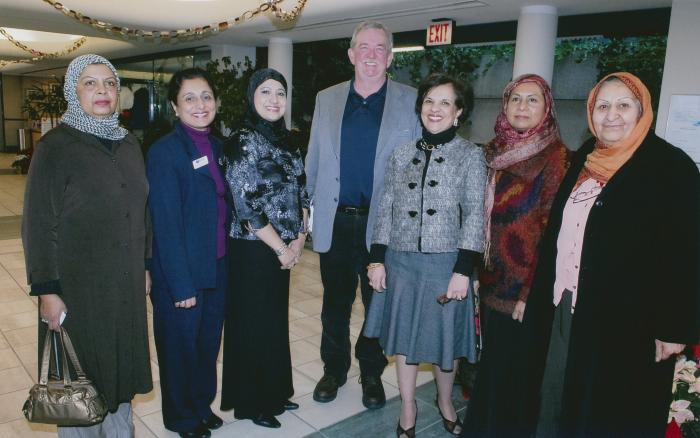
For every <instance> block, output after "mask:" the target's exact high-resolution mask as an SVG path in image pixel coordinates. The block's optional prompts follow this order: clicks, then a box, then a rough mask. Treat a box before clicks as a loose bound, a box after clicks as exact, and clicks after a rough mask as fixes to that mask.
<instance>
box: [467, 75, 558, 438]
mask: <svg viewBox="0 0 700 438" xmlns="http://www.w3.org/2000/svg"><path fill="white" fill-rule="evenodd" d="M494 130H495V132H496V138H494V139H493V140H492V141H491V142H490V143H488V144H487V145H486V146H485V152H486V161H487V165H488V169H489V180H488V185H487V189H486V209H485V210H486V221H485V223H486V224H487V225H486V229H487V231H486V233H487V236H486V237H487V250H486V254H485V255H484V267H483V269H482V270H481V272H480V275H479V281H480V289H479V293H480V295H481V300H482V302H483V304H484V305H483V306H482V310H483V313H484V315H483V316H482V321H484V333H485V339H484V350H483V352H482V356H481V362H480V363H479V366H478V373H477V380H476V384H475V387H474V390H473V393H472V397H471V400H470V402H469V409H468V411H467V415H466V418H465V423H464V429H463V433H462V436H465V437H471V436H493V437H501V436H507V435H508V433H509V429H510V426H511V424H512V421H511V420H510V419H511V415H513V414H514V412H513V411H514V407H513V406H512V405H511V403H512V400H513V397H512V395H511V393H512V389H513V385H514V379H516V378H517V372H518V370H517V366H518V364H517V363H515V362H514V360H513V359H514V357H515V356H514V352H515V350H516V346H517V345H519V343H520V338H521V331H522V328H521V322H522V318H523V312H524V310H525V306H526V302H527V296H528V294H529V292H530V285H531V282H532V278H533V274H534V269H535V266H536V264H537V252H538V247H539V242H540V238H541V237H542V234H543V232H544V228H545V226H546V224H547V218H548V216H549V209H550V206H551V205H552V200H553V198H554V194H555V193H556V191H557V188H558V187H559V183H560V182H561V180H562V178H563V177H564V173H565V172H566V168H567V167H568V159H569V152H568V150H567V149H566V147H565V146H564V144H563V143H562V141H561V138H560V136H559V127H558V124H557V121H556V118H555V114H554V101H553V97H552V91H551V89H550V87H549V85H548V84H547V82H546V81H545V80H544V79H543V78H541V77H540V76H538V75H534V74H527V75H522V76H520V77H518V78H516V79H514V80H513V81H512V82H510V83H509V84H508V85H507V86H506V88H505V90H504V92H503V107H502V109H501V113H500V114H499V115H498V118H497V119H496V126H495V129H494Z"/></svg>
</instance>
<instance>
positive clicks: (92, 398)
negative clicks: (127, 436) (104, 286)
mask: <svg viewBox="0 0 700 438" xmlns="http://www.w3.org/2000/svg"><path fill="white" fill-rule="evenodd" d="M52 340H53V341H52ZM52 344H55V345H56V349H55V351H56V355H60V357H61V359H62V360H61V364H62V367H61V374H62V376H63V377H62V378H60V377H58V376H55V375H54V373H51V374H52V375H51V379H49V369H50V368H52V367H51V362H50V358H51V345H52ZM59 344H60V345H59ZM59 346H60V348H59ZM59 350H60V353H59ZM66 356H67V357H66ZM67 358H69V359H70V361H71V363H72V364H73V368H74V369H75V373H76V376H77V379H75V380H71V376H70V370H69V367H68V360H67ZM22 412H23V413H24V416H25V417H26V418H27V420H28V421H30V422H33V423H47V424H56V425H58V426H89V425H93V424H97V423H101V422H102V420H104V417H105V415H106V414H107V403H106V402H105V400H104V397H102V395H100V393H99V392H98V391H97V388H96V387H95V385H94V384H93V383H92V381H90V380H89V379H88V378H87V377H86V376H85V373H84V372H83V368H82V367H81V366H80V362H79V361H78V356H77V355H76V354H75V349H74V348H73V343H72V342H71V340H70V337H68V332H66V329H64V328H63V327H60V329H59V331H58V333H56V336H53V333H52V332H51V330H50V329H49V330H47V332H46V338H45V339H44V354H43V356H42V360H41V372H40V377H39V383H37V384H36V385H34V386H32V388H31V389H30V390H29V398H27V401H26V402H24V406H23V407H22Z"/></svg>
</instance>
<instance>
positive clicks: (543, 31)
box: [513, 5, 557, 85]
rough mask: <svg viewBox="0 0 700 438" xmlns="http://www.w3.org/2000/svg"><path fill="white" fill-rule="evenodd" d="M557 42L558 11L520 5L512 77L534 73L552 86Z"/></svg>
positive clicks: (547, 6)
mask: <svg viewBox="0 0 700 438" xmlns="http://www.w3.org/2000/svg"><path fill="white" fill-rule="evenodd" d="M556 40H557V8H555V7H554V6H549V5H532V6H523V7H522V8H521V9H520V18H518V36H517V38H516V40H515V57H514V60H513V77H514V78H515V77H517V76H520V75H522V74H525V73H535V74H538V75H540V76H542V77H543V78H545V79H546V80H547V82H549V84H550V85H551V84H552V74H553V73H554V46H555V44H556Z"/></svg>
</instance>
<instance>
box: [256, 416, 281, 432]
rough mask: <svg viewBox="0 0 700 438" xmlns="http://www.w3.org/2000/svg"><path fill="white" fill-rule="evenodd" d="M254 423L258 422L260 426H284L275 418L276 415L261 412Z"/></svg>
mask: <svg viewBox="0 0 700 438" xmlns="http://www.w3.org/2000/svg"><path fill="white" fill-rule="evenodd" d="M253 423H255V424H257V425H258V426H262V427H269V428H272V429H277V428H280V427H282V425H281V424H280V422H279V421H277V418H275V417H274V415H267V414H260V415H258V416H257V417H255V418H253Z"/></svg>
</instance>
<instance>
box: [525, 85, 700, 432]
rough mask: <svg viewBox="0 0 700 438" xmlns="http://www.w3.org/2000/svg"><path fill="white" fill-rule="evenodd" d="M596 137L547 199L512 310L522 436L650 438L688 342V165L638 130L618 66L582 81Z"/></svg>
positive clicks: (641, 95)
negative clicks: (516, 325) (521, 297)
mask: <svg viewBox="0 0 700 438" xmlns="http://www.w3.org/2000/svg"><path fill="white" fill-rule="evenodd" d="M588 113H589V126H590V128H591V131H592V133H593V134H594V136H595V138H594V139H592V140H590V141H588V142H587V143H585V144H584V145H583V146H582V147H581V149H579V150H578V151H577V153H576V155H575V157H574V160H573V162H572V165H571V167H570V169H569V171H568V173H567V175H566V177H565V178H564V181H563V182H562V185H561V187H560V189H559V192H558V194H557V196H556V198H555V200H554V203H553V205H552V213H551V216H550V219H549V225H548V229H547V231H546V233H545V236H544V239H543V242H542V253H541V255H540V261H539V265H538V269H537V273H536V274H535V280H534V284H533V289H532V292H531V294H530V297H529V301H528V305H527V309H526V311H525V317H524V330H525V332H526V333H528V334H529V341H528V342H526V343H524V345H523V347H524V353H523V356H522V370H523V373H522V375H521V376H520V382H521V385H522V386H521V388H519V389H520V390H521V391H520V392H519V394H520V397H521V400H520V401H521V403H522V405H523V412H524V416H523V417H522V418H521V419H520V420H521V421H522V423H521V424H520V426H521V427H522V432H523V435H525V436H531V434H532V433H533V432H534V433H535V434H536V435H535V436H537V437H550V436H561V437H564V436H565V437H572V436H573V437H578V436H581V437H583V436H586V437H588V436H590V437H605V436H609V437H625V436H626V437H642V436H649V437H652V436H655V437H661V436H663V434H664V429H665V427H666V421H667V417H668V410H669V405H670V401H671V395H672V394H671V383H672V379H673V371H674V364H675V357H674V355H675V354H676V353H678V352H680V351H682V349H683V347H684V344H689V343H694V342H697V338H698V328H697V323H698V295H699V289H700V288H699V284H700V280H699V274H698V272H699V269H698V267H699V266H700V257H699V253H700V249H699V240H700V174H699V173H698V169H697V166H696V164H695V163H694V162H693V161H692V160H691V159H690V158H689V157H688V156H687V155H686V154H685V153H684V152H682V151H681V150H680V149H678V148H676V147H674V146H672V145H670V144H669V143H667V142H665V141H664V140H662V139H660V138H659V137H657V136H656V135H655V134H654V133H653V132H651V131H650V127H651V122H652V119H653V114H652V110H651V104H650V97H649V92H648V90H647V89H646V87H645V86H644V84H642V82H641V81H639V79H637V78H636V77H635V76H633V75H631V74H629V73H614V74H612V75H610V76H608V77H606V78H605V79H603V80H602V81H601V82H600V83H599V84H598V85H596V87H595V88H594V89H593V90H592V91H591V94H590V96H589V100H588Z"/></svg>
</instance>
